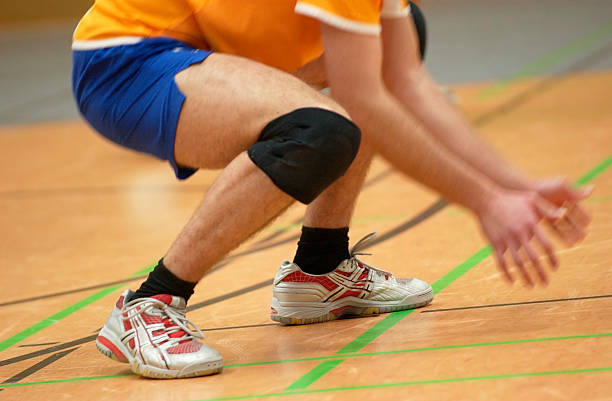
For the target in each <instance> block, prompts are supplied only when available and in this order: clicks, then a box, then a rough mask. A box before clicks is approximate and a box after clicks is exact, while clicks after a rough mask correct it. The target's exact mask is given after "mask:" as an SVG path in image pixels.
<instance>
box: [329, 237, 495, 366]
mask: <svg viewBox="0 0 612 401" xmlns="http://www.w3.org/2000/svg"><path fill="white" fill-rule="evenodd" d="M490 254H491V247H490V246H485V247H484V248H482V249H481V250H479V251H478V252H476V253H475V254H474V255H472V256H470V257H469V258H468V259H467V260H466V261H465V262H463V263H461V264H460V265H459V266H457V267H455V268H454V269H453V270H451V271H450V272H448V273H447V274H445V275H444V276H443V277H442V278H441V279H439V280H438V281H436V282H435V283H433V285H432V286H431V287H432V288H433V291H434V294H437V293H439V292H440V291H442V290H443V289H445V288H446V287H448V286H449V285H450V284H451V283H453V282H454V281H456V280H457V279H459V277H461V276H463V275H464V274H465V273H467V272H468V271H470V269H471V268H473V267H474V266H476V265H477V264H478V263H480V262H481V261H482V260H484V259H485V258H486V257H487V256H489V255H490ZM414 311H415V309H410V310H405V311H399V312H394V313H391V314H390V315H388V316H387V317H385V318H384V319H383V320H382V321H380V322H378V323H377V324H375V325H374V326H372V327H371V328H370V329H369V330H367V331H366V332H365V333H363V334H362V335H360V336H359V337H357V338H356V339H354V340H353V341H351V342H350V343H348V344H347V345H345V346H344V347H342V348H341V349H340V350H339V351H338V352H337V354H345V353H352V352H357V351H359V350H360V349H362V348H363V347H365V346H366V345H368V344H369V343H371V342H372V341H374V340H375V339H376V338H378V337H379V336H380V335H381V334H383V333H384V332H386V331H387V330H389V329H390V328H391V327H393V326H395V325H396V324H397V323H399V322H400V320H402V319H403V318H405V317H406V316H408V315H409V314H411V313H412V312H414Z"/></svg>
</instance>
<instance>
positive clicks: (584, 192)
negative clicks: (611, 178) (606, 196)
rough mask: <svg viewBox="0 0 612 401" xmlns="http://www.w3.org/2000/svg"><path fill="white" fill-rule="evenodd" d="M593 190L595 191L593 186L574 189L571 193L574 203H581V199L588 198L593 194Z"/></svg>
mask: <svg viewBox="0 0 612 401" xmlns="http://www.w3.org/2000/svg"><path fill="white" fill-rule="evenodd" d="M593 189H595V186H594V185H588V186H586V187H584V188H580V189H574V190H573V191H572V195H573V197H574V201H575V202H577V201H581V200H583V199H586V198H588V197H589V196H591V194H592V193H593Z"/></svg>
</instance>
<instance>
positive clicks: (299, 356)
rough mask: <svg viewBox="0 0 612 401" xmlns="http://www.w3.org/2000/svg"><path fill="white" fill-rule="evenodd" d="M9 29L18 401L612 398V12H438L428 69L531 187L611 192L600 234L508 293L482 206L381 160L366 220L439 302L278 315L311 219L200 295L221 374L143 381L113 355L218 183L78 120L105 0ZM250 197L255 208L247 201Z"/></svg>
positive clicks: (468, 4) (1, 196) (548, 5)
mask: <svg viewBox="0 0 612 401" xmlns="http://www.w3.org/2000/svg"><path fill="white" fill-rule="evenodd" d="M40 3H41V4H34V5H33V6H32V7H29V6H28V5H26V4H21V3H19V4H17V3H15V4H4V5H2V6H1V7H2V12H1V13H0V14H1V16H0V60H1V62H0V149H2V150H1V152H2V157H1V160H2V162H1V163H2V166H3V168H2V173H1V177H2V179H1V181H0V210H1V212H0V250H1V252H0V254H1V255H2V256H1V259H0V260H1V269H0V283H1V291H0V316H1V317H2V322H3V324H2V326H1V327H0V400H6V401H9V400H28V401H35V400H72V399H83V398H85V399H89V400H164V401H169V400H172V401H192V400H249V399H265V400H268V399H270V400H436V401H439V400H449V401H450V400H516V399H522V400H530V401H532V400H533V401H535V400H600V401H602V400H612V95H611V93H612V3H611V2H609V1H605V0H583V1H580V2H578V1H569V0H557V1H552V0H544V1H538V2H533V1H527V0H518V1H512V2H508V1H497V0H496V1H486V0H460V1H459V0H425V1H423V2H422V9H423V11H424V13H425V14H426V16H427V22H428V29H429V39H428V40H429V47H428V49H427V55H426V65H427V67H428V69H429V71H430V73H431V74H432V75H433V76H434V77H435V78H436V79H437V80H438V81H439V82H440V83H441V84H442V85H444V86H446V87H448V88H449V90H450V94H449V96H451V97H452V98H454V101H456V103H457V107H458V108H460V109H461V110H462V112H463V113H464V115H465V116H466V117H467V119H468V120H469V121H470V122H471V123H472V124H473V126H474V127H476V130H477V132H478V133H479V135H480V136H481V137H482V138H483V139H484V140H485V141H486V142H488V143H489V144H491V145H492V146H493V147H494V148H495V150H496V151H498V152H499V153H500V154H501V155H503V157H504V158H505V159H507V160H510V161H512V162H513V163H515V164H516V165H517V166H519V167H520V169H521V170H522V171H524V172H526V173H528V174H529V175H530V176H534V177H544V176H550V175H558V174H561V175H565V176H567V177H568V180H570V181H571V182H572V183H573V184H574V185H575V186H578V187H583V186H586V185H590V184H593V185H594V186H595V191H594V193H593V194H592V196H591V197H590V198H588V199H587V200H585V203H584V205H585V208H586V210H587V211H588V213H589V214H590V215H591V217H592V222H591V224H590V226H589V230H588V236H587V237H586V239H585V240H584V241H582V242H581V243H579V244H578V245H576V246H573V247H566V246H564V245H563V244H562V243H560V242H558V241H557V242H555V243H554V245H555V248H556V249H557V251H558V257H559V259H560V268H559V270H558V271H556V272H554V273H551V276H550V278H551V282H550V284H549V285H548V286H546V287H544V286H542V285H541V284H538V285H536V287H535V288H528V287H526V286H525V285H523V283H521V280H520V278H519V276H518V275H516V278H517V281H516V282H515V283H514V285H509V284H507V283H506V282H504V281H503V280H502V279H501V277H500V273H499V271H498V269H497V267H496V264H495V260H494V258H493V256H492V254H491V253H492V252H491V248H490V247H489V246H488V245H487V244H486V243H485V242H484V240H483V237H482V236H481V235H480V232H479V227H478V225H477V222H476V221H475V219H474V217H473V216H472V214H471V212H468V211H466V210H465V209H462V208H460V207H458V206H456V205H453V204H450V203H448V202H447V201H446V200H444V199H442V198H440V197H438V195H436V194H435V193H433V192H430V191H429V190H426V189H424V187H422V186H420V185H419V184H417V183H415V182H413V181H411V180H410V179H408V178H406V177H405V176H403V175H402V174H400V173H398V172H397V171H395V170H394V169H393V168H392V167H390V165H389V164H387V162H385V161H384V160H383V159H382V158H376V159H375V160H374V163H373V165H372V168H371V169H370V172H369V173H368V176H367V178H366V182H365V185H364V188H363V190H362V192H361V195H360V198H359V200H358V204H357V209H356V212H355V215H354V218H353V222H352V225H351V234H350V235H351V237H350V238H351V244H354V243H355V242H356V241H358V240H359V239H360V238H361V237H363V236H365V235H367V234H368V233H371V232H377V236H376V238H375V240H374V241H372V242H371V243H369V244H368V246H367V252H369V253H371V254H372V255H370V256H360V258H361V259H362V260H363V261H366V262H367V263H369V264H372V265H373V266H377V267H381V268H384V269H389V270H392V271H393V272H394V274H395V275H396V276H399V277H419V278H422V279H423V280H425V281H427V282H429V283H431V284H432V287H433V290H434V293H435V297H434V300H433V302H432V303H431V304H429V305H427V306H426V307H423V308H418V309H414V310H407V311H400V312H394V313H391V314H382V315H378V316H374V317H368V318H352V319H340V320H335V321H331V322H326V323H322V324H310V325H301V326H284V325H281V324H279V323H277V322H275V321H272V320H271V319H270V299H271V294H272V292H271V291H272V289H271V286H272V279H273V277H274V273H275V272H276V269H277V267H278V265H279V264H280V263H281V262H282V261H283V260H285V259H287V258H291V257H292V255H293V253H294V252H295V244H296V242H297V240H298V237H299V230H300V225H301V217H302V216H303V214H304V206H303V205H299V204H295V205H294V206H291V207H290V208H289V209H288V210H287V211H286V212H285V213H284V214H283V215H282V216H281V217H280V218H278V219H276V220H274V221H273V222H272V223H271V224H270V225H269V226H267V227H266V228H265V229H263V230H262V231H261V232H259V233H258V234H257V235H255V236H254V237H252V238H250V239H249V240H248V241H247V242H246V243H244V244H243V245H241V246H240V247H239V248H238V249H236V250H234V251H233V252H231V254H230V255H229V256H228V257H226V258H225V259H224V260H223V261H222V262H221V263H219V264H218V265H216V266H215V267H214V268H213V270H212V271H211V272H210V273H209V274H208V275H207V276H206V277H205V278H204V279H203V280H202V281H201V283H200V284H199V285H198V287H197V289H196V292H195V294H194V296H193V297H192V298H191V300H190V303H189V306H188V312H189V313H188V315H187V316H188V318H189V319H190V320H191V321H193V322H194V323H196V324H197V325H198V326H199V327H200V328H201V330H202V331H203V332H204V334H205V336H206V339H205V340H204V341H205V343H206V344H208V345H210V346H212V347H214V348H215V349H217V350H218V351H219V352H220V353H221V355H222V356H223V360H224V365H225V366H224V369H223V372H222V373H221V374H216V375H212V376H206V377H199V378H187V379H177V380H155V379H145V378H140V377H138V376H136V375H135V374H133V373H132V372H131V371H130V370H129V368H128V367H127V365H124V364H119V363H117V362H115V361H112V360H110V359H108V358H106V357H104V356H103V355H101V354H100V353H99V352H98V351H97V350H96V345H95V339H96V336H97V333H98V331H99V330H100V328H101V327H102V325H103V324H104V322H105V320H106V319H107V317H108V313H109V310H110V308H112V305H113V304H114V302H115V301H116V300H117V297H118V296H119V294H121V292H123V291H124V290H125V289H126V288H132V289H135V287H137V286H138V285H139V283H140V282H141V281H142V280H143V279H144V278H146V276H147V274H148V272H149V271H151V269H152V268H153V266H154V264H155V263H156V258H158V257H159V255H161V254H162V253H163V252H164V251H165V250H166V249H167V248H168V246H169V245H170V243H171V242H172V241H173V239H174V238H175V236H176V233H178V232H179V230H180V229H181V227H182V226H183V225H184V224H185V223H186V221H187V220H188V219H189V217H190V215H191V214H192V212H193V210H194V208H195V207H196V206H197V205H198V203H199V202H200V201H201V199H202V197H203V195H204V193H205V192H206V190H207V189H208V188H209V186H210V185H211V183H212V182H213V180H214V179H215V177H216V176H217V174H218V171H202V170H201V171H199V172H197V173H196V174H195V175H194V176H193V177H191V178H190V179H189V180H187V181H184V182H179V181H177V180H176V179H175V178H174V177H173V174H172V172H171V170H170V169H169V168H168V165H167V163H165V162H161V161H159V160H157V159H154V158H152V157H149V156H144V155H141V154H137V153H135V152H131V151H127V150H124V149H122V148H119V147H118V146H116V145H114V144H112V143H110V142H109V141H107V140H106V139H104V138H102V137H101V136H99V135H98V134H96V133H95V132H94V131H93V129H92V128H90V127H89V126H88V125H87V123H86V122H84V121H83V120H82V119H81V118H80V117H79V115H78V112H77V110H76V107H75V106H74V101H73V99H72V95H71V90H70V69H71V55H70V40H71V39H70V38H71V33H72V30H73V29H74V26H75V24H76V22H77V21H78V19H79V18H80V16H81V15H82V14H83V12H84V11H85V10H86V9H87V8H88V7H89V5H90V4H89V2H88V1H87V0H83V1H81V0H79V1H77V0H73V1H68V0H62V1H60V2H59V3H60V4H59V5H58V6H57V7H50V6H49V5H47V4H46V3H45V5H42V2H40ZM245 202H248V199H245Z"/></svg>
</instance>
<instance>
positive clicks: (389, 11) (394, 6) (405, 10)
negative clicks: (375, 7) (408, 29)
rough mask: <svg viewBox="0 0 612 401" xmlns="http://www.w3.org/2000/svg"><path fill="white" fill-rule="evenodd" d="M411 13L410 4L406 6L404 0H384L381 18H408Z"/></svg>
mask: <svg viewBox="0 0 612 401" xmlns="http://www.w3.org/2000/svg"><path fill="white" fill-rule="evenodd" d="M409 15H410V5H408V6H406V7H404V2H403V1H402V0H383V7H382V10H381V11H380V17H381V18H406V17H407V16H409Z"/></svg>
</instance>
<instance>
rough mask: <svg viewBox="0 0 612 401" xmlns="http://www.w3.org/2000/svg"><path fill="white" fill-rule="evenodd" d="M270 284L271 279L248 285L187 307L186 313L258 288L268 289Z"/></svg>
mask: <svg viewBox="0 0 612 401" xmlns="http://www.w3.org/2000/svg"><path fill="white" fill-rule="evenodd" d="M272 282H273V280H272V279H270V280H265V281H262V282H259V283H257V284H253V285H250V286H248V287H244V288H241V289H240V290H236V291H232V292H229V293H227V294H224V295H221V296H218V297H215V298H211V299H208V300H206V301H203V302H198V303H197V304H193V305H190V306H189V307H187V312H189V311H192V310H195V309H200V308H203V307H205V306H208V305H212V304H216V303H219V302H222V301H226V300H228V299H231V298H235V297H238V296H240V295H244V294H247V293H249V292H252V291H255V290H258V289H260V288H264V287H268V286H270V285H272Z"/></svg>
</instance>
